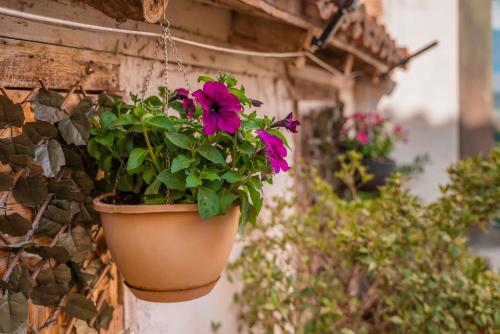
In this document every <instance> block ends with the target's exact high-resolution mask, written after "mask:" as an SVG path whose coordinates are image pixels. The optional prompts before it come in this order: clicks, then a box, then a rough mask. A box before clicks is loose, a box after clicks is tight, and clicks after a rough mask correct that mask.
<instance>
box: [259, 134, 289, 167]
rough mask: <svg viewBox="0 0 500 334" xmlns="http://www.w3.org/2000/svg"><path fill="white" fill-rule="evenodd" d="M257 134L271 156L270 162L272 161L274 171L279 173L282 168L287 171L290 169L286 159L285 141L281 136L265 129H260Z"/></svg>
mask: <svg viewBox="0 0 500 334" xmlns="http://www.w3.org/2000/svg"><path fill="white" fill-rule="evenodd" d="M257 134H258V135H259V137H260V139H261V140H262V142H264V145H265V146H266V149H265V151H266V154H267V156H268V157H269V162H270V163H271V167H272V168H273V172H274V173H279V172H280V170H282V171H284V172H286V171H287V170H288V163H287V162H286V160H285V157H286V155H287V151H286V147H285V145H284V144H283V141H282V140H281V139H280V138H279V137H277V136H274V135H272V134H270V133H268V132H266V131H264V130H258V131H257Z"/></svg>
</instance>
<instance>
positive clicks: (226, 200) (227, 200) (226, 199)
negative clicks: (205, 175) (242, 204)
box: [218, 188, 238, 215]
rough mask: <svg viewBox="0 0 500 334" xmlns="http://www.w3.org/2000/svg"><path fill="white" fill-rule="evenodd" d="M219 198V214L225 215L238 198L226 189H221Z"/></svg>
mask: <svg viewBox="0 0 500 334" xmlns="http://www.w3.org/2000/svg"><path fill="white" fill-rule="evenodd" d="M218 195H219V198H220V214H221V215H225V214H226V213H227V210H229V208H231V206H232V204H233V202H234V201H235V200H236V199H237V198H238V196H236V195H235V194H233V193H232V192H231V191H229V190H228V189H226V188H222V189H221V190H220V191H219V193H218Z"/></svg>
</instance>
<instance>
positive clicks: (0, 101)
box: [0, 95, 24, 128]
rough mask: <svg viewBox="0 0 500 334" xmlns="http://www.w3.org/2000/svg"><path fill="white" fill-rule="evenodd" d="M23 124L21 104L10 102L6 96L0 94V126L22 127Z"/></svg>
mask: <svg viewBox="0 0 500 334" xmlns="http://www.w3.org/2000/svg"><path fill="white" fill-rule="evenodd" d="M23 124H24V112H23V106H22V105H21V104H19V103H14V102H12V100H11V99H9V98H8V97H7V96H4V95H0V128H5V127H7V126H16V127H18V128H20V127H22V126H23Z"/></svg>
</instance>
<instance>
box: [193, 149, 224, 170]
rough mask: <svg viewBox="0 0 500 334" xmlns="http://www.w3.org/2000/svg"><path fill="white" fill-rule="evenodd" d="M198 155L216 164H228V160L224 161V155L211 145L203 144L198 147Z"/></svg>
mask: <svg viewBox="0 0 500 334" xmlns="http://www.w3.org/2000/svg"><path fill="white" fill-rule="evenodd" d="M198 153H199V154H200V155H201V156H202V157H204V158H205V159H207V160H208V161H210V162H213V163H215V164H222V165H225V164H226V160H224V156H223V155H222V153H221V152H220V151H219V150H218V149H217V148H215V147H213V146H212V145H210V144H203V145H201V146H200V147H198Z"/></svg>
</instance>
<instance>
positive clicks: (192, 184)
mask: <svg viewBox="0 0 500 334" xmlns="http://www.w3.org/2000/svg"><path fill="white" fill-rule="evenodd" d="M202 184H203V182H202V181H201V180H200V179H199V178H198V177H197V176H194V175H188V177H187V178H186V187H187V188H196V187H198V186H201V185H202Z"/></svg>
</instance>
